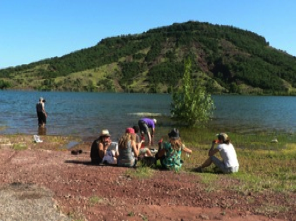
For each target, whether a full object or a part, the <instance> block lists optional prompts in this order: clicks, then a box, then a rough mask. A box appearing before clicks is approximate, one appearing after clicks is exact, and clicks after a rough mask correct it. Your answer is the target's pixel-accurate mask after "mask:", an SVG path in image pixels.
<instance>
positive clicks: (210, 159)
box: [196, 157, 213, 173]
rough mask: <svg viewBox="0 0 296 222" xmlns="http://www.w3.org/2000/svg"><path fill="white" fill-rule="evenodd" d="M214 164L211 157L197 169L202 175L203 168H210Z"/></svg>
mask: <svg viewBox="0 0 296 222" xmlns="http://www.w3.org/2000/svg"><path fill="white" fill-rule="evenodd" d="M212 163H213V161H212V158H211V157H209V158H208V159H206V160H205V162H204V163H203V164H202V165H201V166H199V167H197V168H196V171H197V172H200V173H201V172H202V171H203V168H205V167H208V166H210V165H211V164H212Z"/></svg>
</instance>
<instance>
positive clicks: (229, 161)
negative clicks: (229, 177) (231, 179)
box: [196, 133, 239, 173]
mask: <svg viewBox="0 0 296 222" xmlns="http://www.w3.org/2000/svg"><path fill="white" fill-rule="evenodd" d="M217 137H218V140H214V141H213V142H212V147H211V149H210V150H209V158H208V159H207V160H206V161H205V162H204V163H203V164H202V165H201V166H199V167H198V168H197V169H196V171H197V172H203V168H205V167H208V166H210V165H211V164H212V163H214V164H215V165H216V166H217V167H218V168H219V169H220V170H221V171H222V172H223V173H236V172H238V169H239V163H238V160H237V155H236V152H235V149H234V147H233V145H232V143H230V139H229V137H228V135H227V134H226V133H220V134H218V135H217ZM215 144H218V146H217V147H216V148H215ZM218 152H220V156H221V157H222V160H220V159H219V158H217V157H216V156H215V154H216V153H218Z"/></svg>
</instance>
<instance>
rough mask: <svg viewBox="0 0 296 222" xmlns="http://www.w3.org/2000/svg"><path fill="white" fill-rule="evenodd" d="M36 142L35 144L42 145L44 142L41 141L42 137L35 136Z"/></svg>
mask: <svg viewBox="0 0 296 222" xmlns="http://www.w3.org/2000/svg"><path fill="white" fill-rule="evenodd" d="M34 141H35V143H42V142H43V141H42V140H41V139H40V137H39V136H37V135H34Z"/></svg>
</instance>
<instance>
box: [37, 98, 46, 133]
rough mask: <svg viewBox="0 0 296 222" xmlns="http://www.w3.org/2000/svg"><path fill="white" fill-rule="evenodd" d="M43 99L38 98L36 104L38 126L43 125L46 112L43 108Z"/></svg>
mask: <svg viewBox="0 0 296 222" xmlns="http://www.w3.org/2000/svg"><path fill="white" fill-rule="evenodd" d="M44 103H45V99H43V98H42V97H40V98H39V102H38V103H37V104H36V112H37V117H38V125H39V127H45V124H46V118H47V114H46V112H45V108H44Z"/></svg>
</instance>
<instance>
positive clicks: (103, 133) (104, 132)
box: [100, 129, 111, 136]
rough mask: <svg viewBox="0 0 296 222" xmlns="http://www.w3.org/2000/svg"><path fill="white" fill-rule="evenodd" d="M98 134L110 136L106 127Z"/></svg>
mask: <svg viewBox="0 0 296 222" xmlns="http://www.w3.org/2000/svg"><path fill="white" fill-rule="evenodd" d="M100 136H111V135H110V133H109V130H107V129H103V130H102V132H101V134H100Z"/></svg>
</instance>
